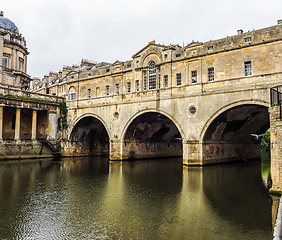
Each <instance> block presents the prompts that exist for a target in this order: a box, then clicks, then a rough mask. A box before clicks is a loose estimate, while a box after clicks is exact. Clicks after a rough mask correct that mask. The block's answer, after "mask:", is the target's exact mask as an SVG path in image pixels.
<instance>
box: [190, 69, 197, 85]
mask: <svg viewBox="0 0 282 240" xmlns="http://www.w3.org/2000/svg"><path fill="white" fill-rule="evenodd" d="M191 82H192V84H195V83H197V71H196V70H194V71H191Z"/></svg>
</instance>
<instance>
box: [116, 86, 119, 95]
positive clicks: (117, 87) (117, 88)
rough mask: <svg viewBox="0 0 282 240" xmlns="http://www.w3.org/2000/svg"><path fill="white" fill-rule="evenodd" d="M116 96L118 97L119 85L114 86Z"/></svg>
mask: <svg viewBox="0 0 282 240" xmlns="http://www.w3.org/2000/svg"><path fill="white" fill-rule="evenodd" d="M116 95H119V84H118V83H117V84H116Z"/></svg>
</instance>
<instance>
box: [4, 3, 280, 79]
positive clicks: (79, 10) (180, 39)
mask: <svg viewBox="0 0 282 240" xmlns="http://www.w3.org/2000/svg"><path fill="white" fill-rule="evenodd" d="M0 10H2V11H3V12H4V17H7V18H9V19H10V20H11V21H13V22H14V23H15V24H16V25H17V27H18V29H19V31H20V33H21V34H22V35H23V36H24V37H25V39H26V42H27V47H28V51H29V52H30V54H29V55H28V74H29V75H30V76H31V77H39V78H42V77H43V76H44V75H45V74H48V73H49V72H50V71H51V72H58V71H59V70H60V69H62V67H63V66H64V65H69V66H71V65H73V64H80V62H81V60H82V59H88V60H92V61H97V62H101V61H104V62H110V63H113V62H115V61H116V60H119V61H127V60H131V59H132V56H133V55H134V54H135V53H137V52H138V51H139V50H141V49H142V48H143V47H145V46H146V45H147V44H148V42H150V41H152V40H155V41H156V43H158V44H164V45H169V44H179V45H181V46H183V45H187V44H189V43H190V42H191V41H200V42H207V41H209V40H215V39H220V38H224V37H226V36H232V35H236V34H237V30H238V29H242V30H243V31H244V32H246V31H252V30H253V29H261V28H264V27H269V26H273V25H276V24H277V20H278V19H282V11H281V10H282V1H281V0H268V1H265V0H248V1H247V0H236V1H228V0H193V1H192V0H173V1H168V0H142V1H140V0H119V1H114V0H24V1H23V0H0Z"/></svg>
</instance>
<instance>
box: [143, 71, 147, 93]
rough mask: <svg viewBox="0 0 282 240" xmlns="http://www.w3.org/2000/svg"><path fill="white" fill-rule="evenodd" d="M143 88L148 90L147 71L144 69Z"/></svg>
mask: <svg viewBox="0 0 282 240" xmlns="http://www.w3.org/2000/svg"><path fill="white" fill-rule="evenodd" d="M143 84H144V85H143V88H144V91H146V90H147V71H146V70H145V71H143Z"/></svg>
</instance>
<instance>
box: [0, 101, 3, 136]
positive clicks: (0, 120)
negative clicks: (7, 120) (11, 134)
mask: <svg viewBox="0 0 282 240" xmlns="http://www.w3.org/2000/svg"><path fill="white" fill-rule="evenodd" d="M3 121H4V118H3V106H0V142H2V141H3Z"/></svg>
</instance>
